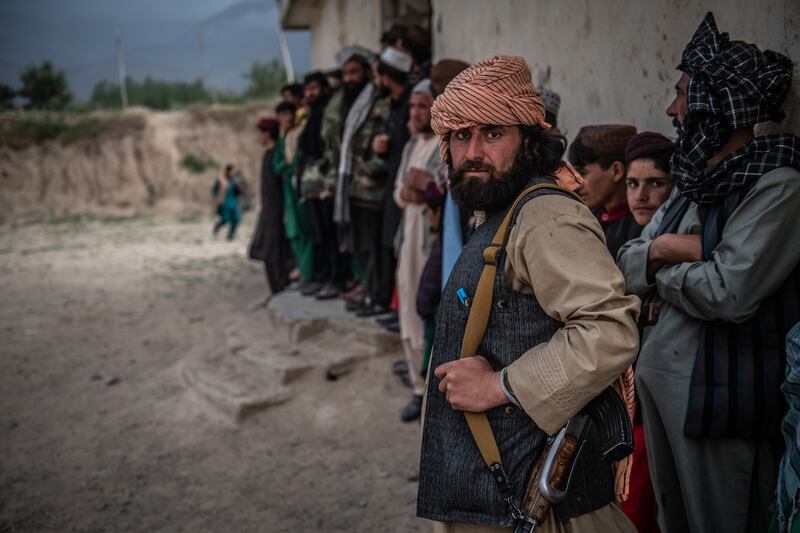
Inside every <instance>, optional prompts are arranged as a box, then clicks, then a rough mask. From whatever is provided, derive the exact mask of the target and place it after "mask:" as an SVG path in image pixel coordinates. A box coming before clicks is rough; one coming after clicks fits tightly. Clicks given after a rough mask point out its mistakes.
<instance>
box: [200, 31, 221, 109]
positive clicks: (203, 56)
mask: <svg viewBox="0 0 800 533" xmlns="http://www.w3.org/2000/svg"><path fill="white" fill-rule="evenodd" d="M197 44H198V46H199V47H200V61H201V64H202V68H203V73H202V76H203V77H202V80H203V89H205V90H206V91H207V92H208V93H209V94H210V95H211V100H212V101H213V102H214V103H217V95H216V93H215V92H214V91H212V90H211V87H210V86H209V84H208V55H206V44H205V41H204V40H203V32H202V30H201V31H198V32H197Z"/></svg>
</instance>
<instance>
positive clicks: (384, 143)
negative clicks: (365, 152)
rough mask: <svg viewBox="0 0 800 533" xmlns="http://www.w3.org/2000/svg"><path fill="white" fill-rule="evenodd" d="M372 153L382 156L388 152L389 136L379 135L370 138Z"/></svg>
mask: <svg viewBox="0 0 800 533" xmlns="http://www.w3.org/2000/svg"><path fill="white" fill-rule="evenodd" d="M372 151H373V152H375V153H376V154H378V155H383V154H385V153H387V152H388V151H389V136H388V135H386V134H385V133H379V134H377V135H376V136H375V137H373V138H372Z"/></svg>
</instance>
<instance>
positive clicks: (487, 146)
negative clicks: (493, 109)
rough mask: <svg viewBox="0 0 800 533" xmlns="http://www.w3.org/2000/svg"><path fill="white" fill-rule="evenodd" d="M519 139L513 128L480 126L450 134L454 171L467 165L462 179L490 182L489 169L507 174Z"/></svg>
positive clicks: (517, 130) (517, 131)
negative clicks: (467, 167) (467, 168)
mask: <svg viewBox="0 0 800 533" xmlns="http://www.w3.org/2000/svg"><path fill="white" fill-rule="evenodd" d="M519 145H520V136H519V128H518V127H516V126H495V125H490V124H481V125H478V126H473V127H471V128H464V129H463V130H457V131H453V132H451V133H450V155H451V157H452V158H453V168H459V167H461V166H464V165H465V164H467V166H469V167H470V168H471V170H467V171H465V174H464V177H465V178H475V179H479V180H483V181H487V180H488V179H489V172H488V168H489V167H492V168H493V169H494V170H495V172H506V171H507V170H509V169H510V168H511V165H512V164H513V163H514V157H516V155H517V152H518V151H519V147H520V146H519Z"/></svg>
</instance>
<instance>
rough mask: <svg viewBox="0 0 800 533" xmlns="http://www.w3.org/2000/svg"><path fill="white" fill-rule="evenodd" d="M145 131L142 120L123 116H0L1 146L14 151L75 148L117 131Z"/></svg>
mask: <svg viewBox="0 0 800 533" xmlns="http://www.w3.org/2000/svg"><path fill="white" fill-rule="evenodd" d="M142 127H144V121H143V119H141V117H135V116H124V115H121V114H113V115H112V114H108V113H106V114H92V115H89V114H87V113H50V112H36V111H27V112H24V113H2V114H0V145H4V146H10V147H12V148H15V149H23V148H27V147H28V146H30V145H35V144H42V143H45V142H48V141H60V142H61V143H62V144H72V143H76V142H79V141H82V140H95V139H97V138H99V137H100V136H105V135H109V134H113V133H116V132H117V130H125V131H127V130H129V129H131V128H134V129H136V128H142Z"/></svg>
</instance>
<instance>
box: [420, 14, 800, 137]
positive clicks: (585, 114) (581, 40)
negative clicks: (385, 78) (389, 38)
mask: <svg viewBox="0 0 800 533" xmlns="http://www.w3.org/2000/svg"><path fill="white" fill-rule="evenodd" d="M431 3H432V7H433V19H432V31H433V47H434V58H435V60H438V59H442V58H446V57H452V58H458V59H463V60H465V61H468V62H475V61H479V60H481V59H483V58H486V57H489V56H491V55H494V54H497V53H503V54H513V55H521V56H523V57H525V59H526V60H527V61H528V64H529V65H530V66H531V69H532V72H533V75H534V81H544V79H545V78H546V73H547V71H548V69H549V71H550V78H549V80H546V81H545V82H544V86H545V87H548V88H550V89H553V90H555V91H556V92H558V93H559V94H560V95H561V98H562V104H561V112H560V113H559V125H560V126H562V129H563V130H565V132H566V133H567V135H568V136H571V135H574V134H575V133H576V132H577V130H578V129H579V128H580V127H581V126H582V125H586V124H598V123H611V122H617V123H618V122H623V123H629V124H633V125H635V126H636V127H637V128H639V130H655V131H660V132H662V133H664V134H667V135H673V134H674V129H673V128H672V125H671V123H670V120H669V118H668V117H667V116H666V115H665V114H664V111H665V110H666V108H667V106H668V104H669V102H670V101H671V99H672V97H673V94H674V93H673V85H674V84H675V82H676V81H677V79H678V77H679V73H678V72H677V71H676V70H675V66H676V65H677V64H678V62H679V59H680V54H681V52H682V50H683V48H684V46H685V45H686V43H687V42H688V41H689V39H690V38H691V36H692V34H693V33H694V31H695V29H696V28H697V26H698V25H699V24H700V22H701V20H702V18H703V16H704V15H705V13H706V12H707V11H709V10H710V11H712V12H714V16H715V17H716V20H717V25H718V26H719V28H720V31H724V32H728V33H729V34H730V36H731V38H732V39H734V40H743V41H748V42H754V43H756V44H757V45H758V46H759V47H760V48H761V49H765V48H771V49H773V50H775V51H778V52H781V53H784V54H786V55H788V56H789V57H791V58H792V60H793V61H794V65H795V68H794V72H795V78H794V86H793V88H792V93H791V94H790V96H789V99H788V101H787V105H785V106H784V109H785V110H786V112H787V118H786V120H784V122H783V123H782V124H781V125H780V126H779V127H777V128H773V127H772V126H770V129H778V130H788V131H794V132H795V133H800V79H799V78H800V2H798V1H797V0H757V1H753V0H749V1H745V0H732V1H731V0H711V1H706V2H698V1H688V0H671V1H670V0H647V1H639V0H603V1H589V0H563V1H560V2H550V1H547V0H496V1H493V2H485V1H482V0H432V2H431Z"/></svg>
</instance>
